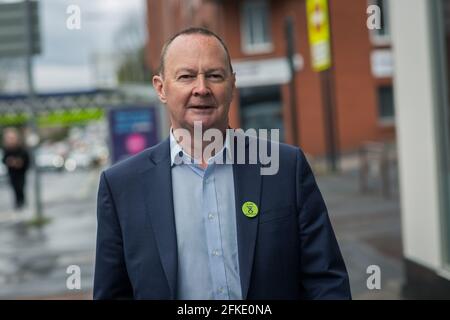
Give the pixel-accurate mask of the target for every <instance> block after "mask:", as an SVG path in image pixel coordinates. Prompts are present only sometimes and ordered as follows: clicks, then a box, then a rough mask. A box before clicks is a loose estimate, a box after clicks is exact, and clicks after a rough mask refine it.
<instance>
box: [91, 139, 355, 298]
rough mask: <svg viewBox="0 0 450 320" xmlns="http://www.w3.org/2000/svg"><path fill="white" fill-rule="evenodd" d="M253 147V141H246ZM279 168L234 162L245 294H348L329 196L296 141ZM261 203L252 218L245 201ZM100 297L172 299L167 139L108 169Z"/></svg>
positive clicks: (102, 205)
mask: <svg viewBox="0 0 450 320" xmlns="http://www.w3.org/2000/svg"><path fill="white" fill-rule="evenodd" d="M246 147H247V148H248V143H247V144H246ZM279 151H280V157H279V163H280V165H279V171H278V173H277V174H276V175H264V176H262V175H261V174H260V167H261V164H234V165H233V174H234V184H235V198H236V224H237V242H238V255H239V268H240V279H241V287H242V296H243V298H244V299H350V298H351V295H350V286H349V279H348V275H347V271H346V268H345V264H344V261H343V259H342V256H341V253H340V250H339V247H338V243H337V241H336V238H335V235H334V232H333V229H332V226H331V223H330V220H329V217H328V213H327V209H326V206H325V203H324V201H323V199H322V196H321V193H320V191H319V189H318V187H317V185H316V182H315V179H314V176H313V173H312V171H311V168H310V166H309V165H308V163H307V161H306V159H305V156H304V154H303V153H302V151H301V150H300V149H299V148H296V147H293V146H289V145H286V144H280V149H279ZM249 199H257V201H254V200H251V201H254V202H255V203H257V205H258V207H259V214H258V215H257V216H256V217H254V218H248V217H246V216H245V215H244V214H243V213H242V211H241V208H242V204H243V203H244V202H246V201H249ZM97 215H98V229H97V251H96V263H95V280H94V299H130V298H131V299H133V298H134V299H176V298H177V296H176V288H177V283H176V282H177V239H176V232H175V219H174V210H173V200H172V179H171V168H170V143H169V139H166V140H165V141H163V142H161V143H160V144H158V145H156V146H154V147H152V148H149V149H147V150H145V151H143V152H142V153H140V154H138V155H136V156H134V157H132V158H129V159H127V160H125V161H123V162H121V163H118V164H117V165H115V166H113V167H111V168H109V169H108V170H106V171H104V172H103V173H102V175H101V178H100V186H99V191H98V208H97Z"/></svg>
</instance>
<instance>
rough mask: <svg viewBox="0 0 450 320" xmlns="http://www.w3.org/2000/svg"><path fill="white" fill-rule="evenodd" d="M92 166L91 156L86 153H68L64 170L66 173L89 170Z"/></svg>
mask: <svg viewBox="0 0 450 320" xmlns="http://www.w3.org/2000/svg"><path fill="white" fill-rule="evenodd" d="M93 164H94V158H93V157H92V155H90V154H89V153H86V152H77V151H73V152H71V153H69V155H68V157H67V159H66V161H65V163H64V168H65V169H66V170H67V171H75V170H77V169H90V168H91V167H92V166H93Z"/></svg>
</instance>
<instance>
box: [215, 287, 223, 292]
mask: <svg viewBox="0 0 450 320" xmlns="http://www.w3.org/2000/svg"><path fill="white" fill-rule="evenodd" d="M224 291H225V290H224V289H223V287H220V288H219V289H217V292H219V293H223V292H224Z"/></svg>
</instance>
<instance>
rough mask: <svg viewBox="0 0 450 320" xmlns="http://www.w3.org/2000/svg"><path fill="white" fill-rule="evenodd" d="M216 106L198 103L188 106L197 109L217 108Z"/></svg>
mask: <svg viewBox="0 0 450 320" xmlns="http://www.w3.org/2000/svg"><path fill="white" fill-rule="evenodd" d="M215 108H216V107H214V106H206V105H196V106H188V109H196V110H207V109H215Z"/></svg>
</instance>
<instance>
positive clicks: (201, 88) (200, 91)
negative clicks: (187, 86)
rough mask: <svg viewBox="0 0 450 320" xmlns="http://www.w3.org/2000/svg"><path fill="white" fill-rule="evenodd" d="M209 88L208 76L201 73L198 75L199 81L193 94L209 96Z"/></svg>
mask: <svg viewBox="0 0 450 320" xmlns="http://www.w3.org/2000/svg"><path fill="white" fill-rule="evenodd" d="M209 93H210V92H209V88H208V85H207V82H206V78H205V75H204V74H199V75H198V77H197V81H196V82H195V85H194V89H193V94H194V96H196V97H198V96H207V95H208V94H209Z"/></svg>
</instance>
